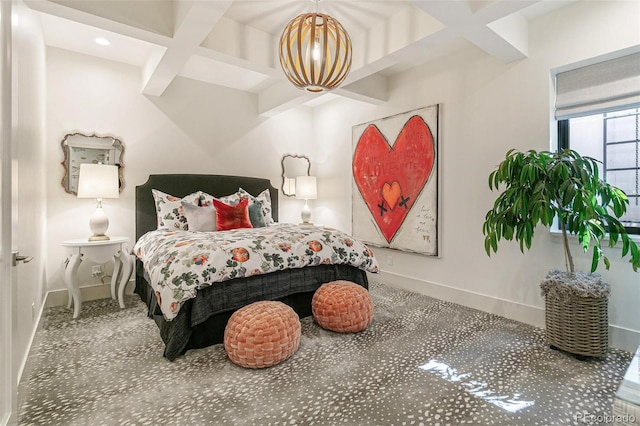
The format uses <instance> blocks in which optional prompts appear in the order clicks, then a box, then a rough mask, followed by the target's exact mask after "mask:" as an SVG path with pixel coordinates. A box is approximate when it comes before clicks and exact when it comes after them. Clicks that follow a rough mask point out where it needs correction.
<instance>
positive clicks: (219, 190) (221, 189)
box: [136, 174, 278, 241]
mask: <svg viewBox="0 0 640 426" xmlns="http://www.w3.org/2000/svg"><path fill="white" fill-rule="evenodd" d="M238 188H242V189H244V190H245V191H247V192H249V193H250V194H252V195H258V194H259V193H260V192H262V191H264V190H265V189H268V190H269V193H270V194H271V214H272V215H273V220H275V221H277V220H278V190H277V189H276V188H275V187H273V186H272V185H271V182H270V181H269V179H262V178H254V177H245V176H225V175H192V174H168V175H149V179H148V180H147V181H146V182H145V183H144V184H142V185H139V186H136V241H137V240H138V238H140V237H141V236H142V235H143V234H144V233H145V232H148V231H152V230H154V229H156V228H157V226H158V221H157V218H156V205H155V201H154V200H153V194H152V193H151V190H152V189H157V190H159V191H162V192H164V193H167V194H171V195H175V196H176V197H184V196H185V195H189V194H191V193H192V192H196V191H204V192H206V193H207V194H210V195H213V196H214V197H222V196H225V195H229V194H233V193H234V192H236V191H237V190H238Z"/></svg>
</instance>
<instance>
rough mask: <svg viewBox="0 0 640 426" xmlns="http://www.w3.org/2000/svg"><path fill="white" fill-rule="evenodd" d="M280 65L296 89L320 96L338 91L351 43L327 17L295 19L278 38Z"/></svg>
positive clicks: (348, 62)
mask: <svg viewBox="0 0 640 426" xmlns="http://www.w3.org/2000/svg"><path fill="white" fill-rule="evenodd" d="M280 65H281V66H282V69H283V70H284V73H285V75H286V76H287V78H288V79H289V81H291V82H292V83H293V84H294V85H295V86H296V87H298V88H299V89H304V90H306V91H308V92H324V91H328V90H331V89H335V88H336V87H338V86H339V85H340V84H341V83H342V82H343V81H344V79H345V78H346V77H347V74H349V70H350V69H351V39H350V38H349V34H347V32H346V31H345V29H344V27H343V26H342V24H340V22H338V21H337V20H336V19H334V18H332V17H331V16H329V15H325V14H322V13H318V0H316V11H315V13H303V14H302V15H298V16H296V17H295V18H294V19H292V20H291V22H289V23H288V24H287V26H286V27H285V28H284V31H283V32H282V36H281V37H280Z"/></svg>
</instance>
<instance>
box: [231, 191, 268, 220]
mask: <svg viewBox="0 0 640 426" xmlns="http://www.w3.org/2000/svg"><path fill="white" fill-rule="evenodd" d="M237 194H240V196H241V197H247V198H248V199H249V201H250V202H252V203H256V202H261V203H262V215H263V216H264V223H265V224H266V225H267V226H269V225H273V224H274V223H275V222H274V220H273V216H272V215H271V194H270V193H269V190H268V189H265V190H264V191H262V192H261V193H259V194H258V195H257V196H255V197H254V196H253V195H251V194H249V193H248V192H247V191H245V190H244V189H242V188H239V189H238V192H237Z"/></svg>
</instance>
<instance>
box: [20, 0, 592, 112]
mask: <svg viewBox="0 0 640 426" xmlns="http://www.w3.org/2000/svg"><path fill="white" fill-rule="evenodd" d="M573 1H577V0H321V1H320V2H319V5H318V6H317V7H318V8H319V12H321V13H326V14H329V15H331V16H332V17H334V18H336V19H337V20H339V21H340V22H341V23H342V25H343V26H344V27H345V29H346V30H347V32H348V33H349V35H350V37H351V40H352V44H353V64H352V68H351V73H350V74H349V76H348V77H347V80H346V81H345V83H344V84H343V85H342V86H341V87H340V88H338V89H336V90H334V91H333V92H331V93H327V94H319V95H318V94H310V93H307V92H304V91H302V90H299V89H296V88H295V87H294V86H293V85H292V84H290V83H289V82H288V81H287V80H286V78H285V76H284V73H283V72H282V70H281V69H280V65H279V60H278V58H277V45H278V41H279V39H280V35H281V32H282V29H283V28H284V26H285V25H286V24H287V23H288V22H289V21H290V20H291V19H293V18H294V17H295V16H297V15H299V14H301V13H304V12H310V11H314V10H315V8H316V3H315V2H314V1H311V0H196V1H191V0H25V3H26V4H27V5H28V6H29V7H30V8H32V9H34V10H36V11H39V12H40V13H41V16H42V24H43V28H44V36H45V42H46V44H47V45H49V46H54V47H58V48H62V49H67V50H72V51H76V52H80V53H84V54H88V55H93V56H97V57H101V58H105V59H109V60H113V61H118V62H123V63H127V64H131V65H135V66H137V67H140V68H141V70H142V75H143V81H142V87H141V91H142V93H144V94H146V95H150V96H162V93H163V92H164V90H165V89H166V88H167V86H168V85H169V84H170V83H171V81H173V79H174V78H175V77H176V76H183V77H188V78H192V79H196V80H201V81H204V82H207V83H211V84H218V85H222V86H226V87H231V88H234V89H238V90H243V91H248V92H251V93H255V94H257V96H258V105H259V110H260V113H262V114H264V115H271V114H275V113H277V112H280V111H282V110H285V109H287V108H290V107H293V106H296V105H300V104H307V105H317V104H319V103H322V102H323V101H324V100H327V99H334V98H335V97H336V96H341V97H348V98H352V99H357V100H361V101H364V102H371V103H374V104H379V103H383V102H385V101H386V100H387V89H386V88H387V80H388V78H390V77H391V76H393V75H394V74H395V73H397V72H401V71H404V70H406V69H409V68H411V67H414V66H416V65H420V64H423V63H426V62H429V61H435V60H437V59H438V58H441V57H443V56H446V55H449V54H451V53H453V52H455V51H457V50H459V49H462V48H464V47H468V46H476V47H477V48H479V49H480V50H482V51H484V52H485V53H486V54H487V55H491V56H493V57H495V58H497V59H498V60H500V61H503V62H505V63H508V62H512V61H517V60H519V59H523V58H526V57H527V51H528V41H527V34H528V21H529V20H531V19H533V18H535V17H537V16H539V15H541V14H544V13H547V12H548V11H551V10H553V9H555V8H559V7H562V6H565V5H566V4H567V3H570V2H573ZM582 1H588V0H582ZM98 37H102V38H106V39H107V40H109V41H110V43H111V44H110V45H109V46H101V45H98V44H97V43H96V42H95V39H96V38H98Z"/></svg>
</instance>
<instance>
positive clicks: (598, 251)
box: [591, 246, 602, 272]
mask: <svg viewBox="0 0 640 426" xmlns="http://www.w3.org/2000/svg"><path fill="white" fill-rule="evenodd" d="M600 256H602V250H601V249H600V247H598V246H593V257H592V259H591V272H595V270H596V269H598V262H599V261H600Z"/></svg>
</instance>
